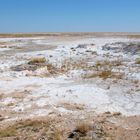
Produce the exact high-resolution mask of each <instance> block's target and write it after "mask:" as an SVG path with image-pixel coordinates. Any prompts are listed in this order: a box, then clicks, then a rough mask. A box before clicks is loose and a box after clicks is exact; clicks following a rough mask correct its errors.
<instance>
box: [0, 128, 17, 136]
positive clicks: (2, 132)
mask: <svg viewBox="0 0 140 140" xmlns="http://www.w3.org/2000/svg"><path fill="white" fill-rule="evenodd" d="M17 134H18V133H17V131H16V129H15V127H8V128H5V129H0V138H4V137H13V136H16V135H17Z"/></svg>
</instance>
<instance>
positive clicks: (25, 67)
mask: <svg viewBox="0 0 140 140" xmlns="http://www.w3.org/2000/svg"><path fill="white" fill-rule="evenodd" d="M0 36H1V38H0V72H1V75H0V139H2V140H13V139H21V140H22V139H27V140H30V139H31V140H32V139H37V140H39V139H45V140H47V139H49V140H65V139H69V140H70V139H72V140H76V139H81V140H87V139H88V140H90V139H93V140H94V139H95V140H104V139H105V140H139V138H140V117H139V115H140V86H139V83H140V59H139V58H140V38H139V36H140V35H139V34H132V33H131V34H129V33H128V34H126V33H125V34H122V33H120V34H119V33H117V34H115V33H114V34H113V33H111V34H109V33H100V34H95V33H94V34H93V33H85V34H84V33H83V34H82V33H77V34H74V33H70V34H66V33H65V34H59V33H56V34H49V35H48V34H47V35H45V34H44V35H42V34H38V35H32V36H29V35H28V36H27V35H22V36H21V34H20V35H4V36H2V35H0ZM9 37H10V38H9Z"/></svg>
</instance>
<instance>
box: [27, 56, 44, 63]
mask: <svg viewBox="0 0 140 140" xmlns="http://www.w3.org/2000/svg"><path fill="white" fill-rule="evenodd" d="M45 62H46V58H45V57H35V58H32V59H31V60H30V61H29V62H28V64H36V63H45Z"/></svg>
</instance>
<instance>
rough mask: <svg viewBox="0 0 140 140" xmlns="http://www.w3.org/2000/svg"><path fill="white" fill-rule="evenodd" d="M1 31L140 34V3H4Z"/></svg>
mask: <svg viewBox="0 0 140 140" xmlns="http://www.w3.org/2000/svg"><path fill="white" fill-rule="evenodd" d="M0 32H140V0H0Z"/></svg>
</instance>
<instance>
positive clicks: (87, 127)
mask: <svg viewBox="0 0 140 140" xmlns="http://www.w3.org/2000/svg"><path fill="white" fill-rule="evenodd" d="M90 130H92V127H91V125H90V124H88V123H80V124H78V125H77V126H76V131H77V132H80V133H81V134H86V133H87V132H88V131H90Z"/></svg>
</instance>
